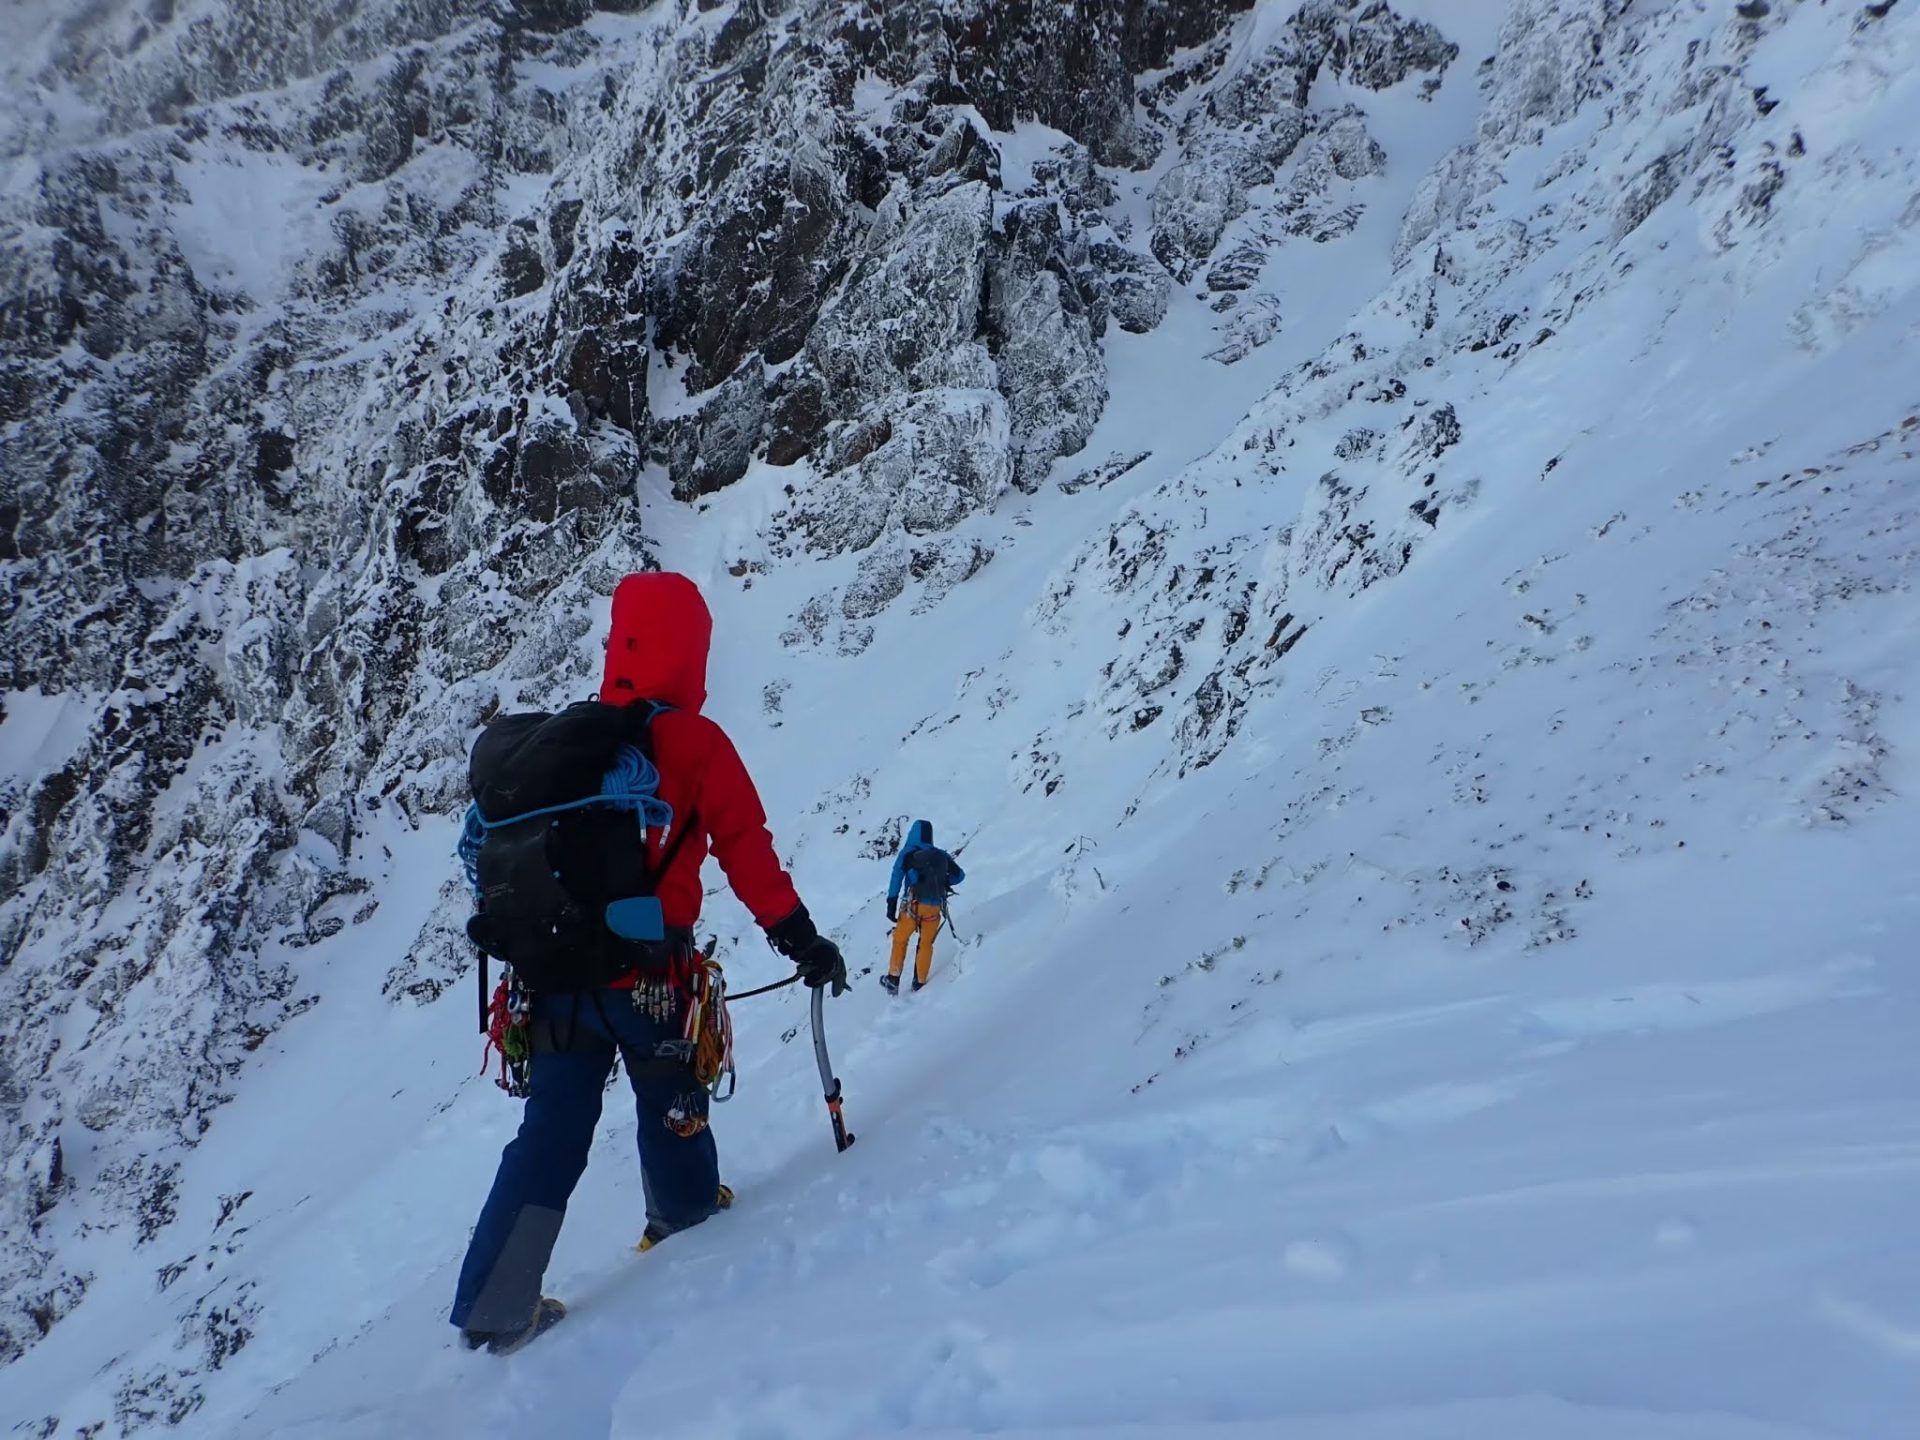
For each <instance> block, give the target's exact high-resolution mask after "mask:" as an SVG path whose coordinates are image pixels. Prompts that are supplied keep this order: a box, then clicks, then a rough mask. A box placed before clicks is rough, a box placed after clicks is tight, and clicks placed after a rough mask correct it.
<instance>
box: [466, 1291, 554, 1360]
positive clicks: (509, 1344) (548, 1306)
mask: <svg viewBox="0 0 1920 1440" xmlns="http://www.w3.org/2000/svg"><path fill="white" fill-rule="evenodd" d="M566 1318H567V1307H566V1306H564V1305H562V1304H561V1303H560V1302H559V1301H558V1300H555V1299H554V1298H553V1297H552V1296H551V1295H543V1296H541V1297H540V1303H539V1304H538V1305H535V1306H534V1307H533V1314H532V1315H531V1316H529V1317H528V1319H527V1323H526V1324H524V1325H522V1326H521V1327H520V1328H519V1329H517V1330H494V1331H487V1330H462V1331H461V1332H460V1338H461V1339H462V1340H464V1341H466V1342H467V1348H468V1349H469V1350H478V1349H479V1348H480V1347H481V1346H482V1345H484V1346H486V1347H487V1353H488V1354H489V1355H511V1354H513V1352H514V1351H516V1350H518V1349H520V1348H521V1347H522V1346H524V1345H526V1344H528V1343H530V1342H531V1341H534V1340H537V1339H539V1338H540V1337H541V1336H542V1335H544V1334H546V1333H547V1331H549V1330H551V1329H552V1328H553V1327H554V1326H556V1325H558V1324H559V1323H560V1322H561V1321H562V1320H564V1319H566Z"/></svg>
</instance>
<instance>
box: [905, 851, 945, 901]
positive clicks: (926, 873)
mask: <svg viewBox="0 0 1920 1440" xmlns="http://www.w3.org/2000/svg"><path fill="white" fill-rule="evenodd" d="M903 868H904V869H907V870H911V871H913V883H912V885H911V886H910V887H909V888H910V889H911V890H912V892H913V898H914V899H916V900H918V901H919V902H920V903H921V904H922V905H945V904H946V903H947V896H948V895H949V894H950V893H952V890H953V861H952V859H950V858H949V857H948V855H947V852H946V851H944V850H938V849H935V848H934V847H933V846H931V845H921V846H917V847H915V848H914V849H912V850H909V851H908V852H907V859H906V863H905V866H904V867H903Z"/></svg>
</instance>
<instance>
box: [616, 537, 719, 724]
mask: <svg viewBox="0 0 1920 1440" xmlns="http://www.w3.org/2000/svg"><path fill="white" fill-rule="evenodd" d="M712 640H713V616H712V615H711V614H710V613H708V610H707V602H706V601H705V600H703V599H702V598H701V597H700V589H699V587H698V586H697V585H695V584H694V583H693V581H691V580H689V579H688V578H687V577H686V576H684V575H675V574H671V573H669V572H666V571H662V572H659V573H657V574H647V575H629V576H627V578H626V579H624V580H622V581H621V582H620V583H619V584H618V585H617V586H615V587H614V591H613V628H612V631H611V632H610V633H609V634H608V636H607V668H606V673H605V675H604V676H603V678H602V679H601V681H600V698H601V699H602V700H604V701H605V702H606V703H607V704H609V705H625V704H628V703H629V702H631V701H634V700H658V701H661V702H662V703H664V704H667V705H671V706H673V707H674V708H675V709H678V710H698V709H699V708H700V707H701V706H702V705H704V704H706V703H707V647H708V645H709V644H711V643H712Z"/></svg>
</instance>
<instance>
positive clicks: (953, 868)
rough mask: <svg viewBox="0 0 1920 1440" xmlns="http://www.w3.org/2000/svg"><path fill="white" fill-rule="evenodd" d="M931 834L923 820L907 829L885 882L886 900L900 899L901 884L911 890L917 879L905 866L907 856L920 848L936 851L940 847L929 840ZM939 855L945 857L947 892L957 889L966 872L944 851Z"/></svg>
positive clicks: (907, 866)
mask: <svg viewBox="0 0 1920 1440" xmlns="http://www.w3.org/2000/svg"><path fill="white" fill-rule="evenodd" d="M932 834H933V827H932V826H931V825H929V824H928V823H927V822H926V821H924V820H916V821H914V822H913V824H912V825H911V826H909V827H908V829H907V838H906V840H905V841H904V842H903V843H902V844H901V846H900V853H899V854H898V855H896V856H894V857H893V878H892V879H891V880H889V881H888V882H887V899H888V900H898V899H899V898H900V887H901V885H902V884H904V885H905V886H906V887H907V889H908V890H909V891H911V890H912V889H913V887H914V885H915V883H916V882H917V881H918V879H919V877H918V876H916V875H915V874H914V873H913V867H912V866H911V865H909V864H907V855H908V854H909V853H910V852H911V851H914V850H918V849H920V848H921V847H922V846H925V847H926V848H927V849H929V850H938V849H939V848H940V847H939V846H937V845H935V844H934V843H933V841H932V839H931V838H930V837H931V836H932ZM940 853H941V854H942V855H946V857H947V871H948V879H947V888H948V889H949V890H952V889H957V888H959V885H960V882H961V881H962V880H964V879H966V878H967V872H966V871H964V870H962V869H961V868H960V862H959V861H958V860H956V859H954V858H953V856H952V855H950V854H948V853H947V852H946V851H945V850H941V851H940Z"/></svg>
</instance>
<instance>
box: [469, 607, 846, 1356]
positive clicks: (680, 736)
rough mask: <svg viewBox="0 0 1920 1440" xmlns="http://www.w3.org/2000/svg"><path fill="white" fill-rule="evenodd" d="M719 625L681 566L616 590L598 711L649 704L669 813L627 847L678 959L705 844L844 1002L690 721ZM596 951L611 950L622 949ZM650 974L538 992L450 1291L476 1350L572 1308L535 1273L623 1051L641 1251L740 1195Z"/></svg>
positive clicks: (832, 951) (689, 941)
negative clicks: (650, 999)
mask: <svg viewBox="0 0 1920 1440" xmlns="http://www.w3.org/2000/svg"><path fill="white" fill-rule="evenodd" d="M712 633H713V621H712V618H711V616H710V615H709V614H708V611H707V606H706V602H705V601H704V600H702V599H701V597H700V592H699V590H698V589H697V588H696V587H695V586H694V584H693V582H692V581H691V580H689V579H687V578H686V577H685V576H684V575H671V574H649V575H629V576H627V577H626V578H625V579H624V580H622V581H621V582H620V584H619V587H618V588H617V589H616V590H615V591H614V595H613V624H612V632H611V634H610V636H609V638H608V641H607V658H606V669H605V676H604V679H603V680H602V682H601V686H600V698H599V702H598V704H599V705H600V706H618V707H626V706H629V705H632V704H635V703H636V702H652V703H651V704H650V705H649V706H648V709H649V712H651V713H652V719H651V721H650V722H649V723H648V724H647V726H646V729H647V733H648V735H649V739H650V744H651V749H652V758H653V763H654V764H655V766H656V767H657V768H658V772H659V784H658V797H659V799H660V800H661V801H663V802H665V806H666V807H667V808H668V809H670V811H671V814H672V816H673V817H674V819H673V822H672V823H671V824H670V825H667V826H665V827H663V828H661V829H659V830H657V831H649V832H648V833H647V838H646V839H645V840H644V841H637V840H632V838H631V837H632V836H633V834H634V833H635V832H627V833H628V836H629V841H630V843H633V844H645V846H646V847H647V849H646V859H647V864H646V866H645V868H646V869H648V870H649V871H651V872H652V874H651V879H652V885H653V894H654V895H655V896H657V898H658V900H659V902H660V913H661V916H662V918H663V919H664V921H665V929H666V936H667V938H666V940H665V941H664V942H662V943H663V944H664V945H665V946H666V947H669V949H670V950H671V951H672V952H673V953H677V954H679V955H682V956H685V955H690V954H691V953H692V949H693V934H692V927H693V925H694V922H695V921H696V920H698V918H699V916H700V902H701V896H702V890H701V885H700V868H701V864H702V862H703V861H704V860H705V859H706V856H707V854H708V853H709V851H711V853H712V854H713V856H714V858H715V859H717V860H718V861H719V862H720V868H721V869H722V870H724V871H725V872H726V876H727V882H728V884H729V885H730V886H731V887H732V889H733V892H734V894H736V895H737V896H739V897H740V901H741V903H742V904H743V905H745V906H746V907H747V909H748V910H749V911H750V912H751V913H752V915H753V918H754V919H755V920H756V921H757V922H759V924H760V925H761V927H762V928H763V929H764V930H765V931H766V934H767V939H768V942H769V943H770V944H772V946H773V947H774V948H775V949H776V950H778V951H779V952H780V953H781V954H783V955H785V956H787V957H788V958H789V959H791V960H792V961H793V962H794V966H795V968H796V969H797V970H798V971H799V972H800V975H801V977H802V978H803V979H804V980H805V981H806V983H807V984H808V985H810V986H821V985H831V986H832V987H833V993H834V994H836V995H838V994H840V993H841V992H842V991H843V990H844V989H845V988H846V980H847V970H846V964H845V962H844V961H843V960H842V959H841V957H840V952H839V950H838V948H836V947H835V945H834V944H833V942H832V941H831V940H829V939H827V938H826V937H824V936H822V935H821V934H820V933H819V932H818V931H817V930H816V929H815V928H814V924H813V921H812V919H811V918H810V917H809V916H808V914H807V908H806V906H805V905H803V904H801V903H800V897H799V895H798V894H797V893H796V892H795V890H794V887H793V881H792V880H791V879H790V878H788V875H787V872H786V870H785V868H784V867H783V866H782V865H781V864H780V860H779V857H778V856H777V855H776V854H775V853H774V848H773V838H772V836H770V835H769V834H768V833H767V817H766V812H765V811H764V810H763V809H762V808H761V804H760V796H759V794H758V792H757V791H756V790H755V789H754V785H753V781H752V779H751V778H749V776H748V775H747V771H746V767H745V766H744V765H743V764H741V761H740V756H739V754H738V753H737V752H736V751H735V750H734V748H733V742H732V741H731V740H729V739H728V738H727V735H726V732H725V731H723V730H722V729H721V728H720V727H719V726H718V725H716V724H715V723H714V722H713V721H712V720H709V719H708V718H707V717H706V716H705V715H702V714H701V713H700V709H701V706H703V705H704V704H705V703H706V698H707V685H706V680H707V647H708V643H709V640H710V639H711V637H712ZM655 706H666V707H670V708H665V709H658V710H655V709H654V707H655ZM580 710H584V711H587V712H589V713H588V714H587V716H586V718H587V719H588V720H593V719H596V718H599V719H612V718H614V717H608V716H606V714H605V712H604V711H603V710H602V711H595V708H594V702H587V703H586V704H585V705H583V706H580V707H575V709H574V710H570V711H567V712H562V713H563V714H564V715H568V716H571V715H573V714H574V713H575V711H580ZM478 754H479V750H478V747H476V756H477V755H478ZM477 763H478V762H477V761H476V765H477ZM541 823H544V822H541ZM637 853H638V852H636V855H637ZM636 868H638V867H637V866H636ZM541 875H542V877H544V875H545V870H544V868H543V869H542V871H541ZM555 878H558V875H557V872H556V877H555ZM555 933H559V932H558V931H557V930H556V931H555ZM604 948H606V949H607V950H609V951H610V953H612V954H614V955H616V956H618V955H619V954H620V953H621V952H620V951H619V949H618V946H617V944H613V945H608V946H606V947H604ZM617 963H624V962H620V961H616V964H617ZM642 978H643V977H642V972H641V970H640V969H639V968H637V967H636V968H635V969H634V970H632V971H629V972H627V973H624V974H616V975H612V976H610V977H609V978H608V979H607V980H606V981H605V983H598V984H596V985H595V988H591V989H586V990H553V989H539V990H536V991H535V993H534V996H533V1008H532V1015H531V1018H530V1021H529V1030H528V1038H529V1042H530V1045H531V1049H532V1059H531V1061H530V1062H529V1068H528V1092H527V1100H526V1114H525V1116H524V1118H523V1119H522V1121H521V1124H520V1132H519V1134H518V1135H517V1136H515V1138H514V1139H513V1141H512V1142H511V1143H510V1144H508V1146H507V1148H506V1150H505V1152H504V1153H503V1154H502V1155H501V1157H500V1169H499V1171H498V1173H497V1174H496V1175H495V1177H494V1182H493V1189H492V1191H491V1193H490V1194H489V1195H488V1196H487V1201H486V1204H485V1206H484V1207H483V1208H482V1209H481V1212H480V1219H479V1221H478V1223H477V1224H476V1225H475V1227H474V1232H473V1238H472V1240H471V1242H470V1243H469V1245H468V1248H467V1255H466V1260H465V1262H464V1264H463V1265H462V1266H461V1270H460V1280H459V1284H458V1287H457V1289H456V1291H455V1296H454V1304H453V1314H452V1316H451V1318H452V1320H453V1323H454V1324H455V1325H457V1326H459V1327H460V1329H461V1332H462V1335H463V1336H464V1338H465V1340H466V1342H467V1344H468V1345H469V1346H470V1347H473V1348H478V1347H480V1346H482V1345H484V1346H486V1348H487V1349H489V1350H490V1351H492V1352H493V1353H494V1354H507V1353H510V1352H511V1351H513V1350H516V1349H518V1348H519V1347H520V1346H522V1345H524V1344H525V1343H526V1342H527V1341H529V1340H531V1339H532V1338H533V1337H534V1336H536V1335H538V1334H540V1333H541V1332H542V1331H544V1330H545V1329H547V1328H548V1327H549V1326H550V1325H552V1324H554V1323H555V1322H556V1321H558V1320H559V1319H560V1318H561V1316H563V1315H564V1314H565V1313H566V1309H565V1307H564V1306H562V1305H561V1304H560V1302H559V1301H557V1300H553V1299H547V1298H542V1296H541V1293H540V1282H541V1279H542V1277H543V1275H544V1274H545V1272H546V1268H547V1261H548V1259H549V1257H550V1256H551V1255H552V1253H553V1246H554V1242H555V1240H556V1239H557V1238H558V1237H559V1233H560V1222H561V1219H562V1218H563V1216H564V1215H565V1213H566V1207H567V1201H568V1199H569V1197H570V1196H571V1195H572V1194H573V1188H574V1186H575V1185H576V1184H577V1183H578V1182H579V1179H580V1176H581V1174H582V1173H583V1172H584V1171H585V1169H586V1164H587V1152H588V1149H589V1147H590V1146H591V1144H592V1140H593V1132H594V1128H595V1126H596V1125H597V1124H598V1123H599V1119H600V1100H601V1093H602V1091H603V1089H604V1087H605V1085H606V1082H607V1078H608V1076H609V1074H610V1073H611V1072H612V1070H613V1066H614V1061H615V1057H616V1056H618V1057H621V1058H623V1059H624V1061H625V1069H626V1071H627V1077H628V1079H629V1081H630V1082H631V1084H632V1086H633V1092H634V1100H635V1104H636V1109H637V1111H638V1114H639V1125H640V1128H639V1143H640V1169H641V1177H642V1180H643V1182H644V1185H645V1190H646V1197H647V1228H646V1234H645V1236H644V1238H643V1241H642V1244H643V1247H644V1246H646V1245H650V1244H651V1243H652V1242H654V1241H657V1240H659V1239H662V1238H664V1237H665V1236H667V1235H670V1234H672V1233H673V1232H674V1231H676V1230H682V1229H685V1228H686V1227H687V1226H689V1225H697V1224H699V1223H700V1222H701V1221H703V1220H705V1219H707V1218H708V1217H709V1216H711V1215H712V1214H713V1213H714V1212H715V1211H716V1210H717V1209H720V1208H723V1207H724V1206H725V1205H726V1204H727V1203H728V1202H729V1201H731V1199H732V1194H731V1192H730V1191H728V1190H727V1188H726V1187H725V1186H723V1185H721V1183H720V1176H719V1161H718V1155H717V1152H716V1150H715V1148H714V1142H713V1132H712V1131H711V1129H709V1128H708V1126H707V1123H706V1102H707V1099H708V1096H707V1092H706V1090H705V1089H704V1087H702V1086H701V1085H700V1084H699V1083H698V1081H697V1079H696V1077H695V1076H694V1073H693V1071H692V1069H691V1066H690V1064H689V1063H688V1061H687V1060H686V1058H685V1057H684V1054H683V1052H682V1051H680V1050H679V1049H676V1048H674V1047H675V1046H676V1045H677V1044H678V1042H680V1041H681V1040H682V1030H681V1024H682V1017H681V1015H680V1013H679V1012H678V1010H677V1009H676V1010H674V1011H673V1012H672V1013H670V1014H668V1015H666V1016H664V1017H663V1016H662V1015H660V1014H659V1013H657V1007H647V1006H642V1005H641V1004H640V1003H638V1002H639V1000H640V998H641V994H640V992H639V991H636V989H635V984H636V981H638V980H640V979H642ZM663 1042H665V1049H664V1050H663Z"/></svg>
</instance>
